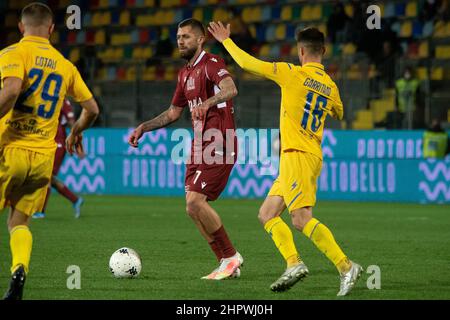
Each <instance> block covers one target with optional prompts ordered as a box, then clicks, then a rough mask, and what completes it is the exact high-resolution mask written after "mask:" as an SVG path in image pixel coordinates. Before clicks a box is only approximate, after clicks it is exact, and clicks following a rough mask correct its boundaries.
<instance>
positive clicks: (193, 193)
mask: <svg viewBox="0 0 450 320" xmlns="http://www.w3.org/2000/svg"><path fill="white" fill-rule="evenodd" d="M205 40H206V31H205V28H204V26H203V25H202V23H201V22H200V21H198V20H195V19H186V20H184V21H182V22H180V24H179V25H178V32H177V43H178V49H179V51H180V55H181V57H182V58H184V59H185V60H187V61H188V62H187V65H186V66H184V67H183V68H182V69H181V70H180V72H179V73H178V82H177V87H176V90H175V93H174V96H173V99H172V103H171V106H170V107H169V108H168V109H167V110H166V111H164V112H163V113H161V114H160V115H159V116H157V117H155V118H154V119H152V120H149V121H146V122H144V123H142V124H141V125H139V126H138V127H137V128H136V129H135V130H134V132H133V133H132V134H131V135H130V137H129V140H128V142H129V144H130V145H131V146H133V147H137V146H138V141H139V139H140V138H141V137H142V135H143V134H144V133H145V132H148V131H152V130H156V129H159V128H162V127H165V126H167V125H169V124H170V123H173V122H175V121H176V120H178V119H179V118H180V116H181V113H182V112H183V110H184V108H185V107H186V106H189V109H190V112H191V114H192V126H193V129H194V139H193V140H192V147H191V159H190V163H188V164H187V165H186V178H185V188H186V211H187V213H188V215H189V216H190V217H191V218H192V220H193V221H194V223H195V225H196V226H197V228H198V230H199V231H200V233H201V234H202V235H203V237H204V238H205V239H206V240H207V241H208V243H209V245H210V247H211V249H212V251H213V252H214V253H215V255H216V257H217V260H219V262H220V265H219V267H218V268H216V269H215V270H214V271H213V272H212V273H210V274H209V275H208V276H205V277H203V278H202V279H210V280H222V279H225V278H230V277H238V276H239V275H240V269H239V267H240V266H241V265H242V263H243V261H244V260H243V258H242V256H241V255H240V254H239V252H237V251H236V249H235V248H234V247H233V245H232V243H231V241H230V239H229V237H228V235H227V232H226V231H225V228H224V226H223V224H222V221H221V219H220V217H219V215H218V214H217V212H216V211H215V210H214V209H213V208H212V207H211V206H210V205H209V204H208V201H214V200H216V199H217V198H218V197H219V195H220V193H221V192H222V191H223V190H224V188H225V186H226V184H227V181H228V177H229V175H230V173H231V170H232V169H233V166H234V163H235V161H236V158H237V150H236V148H237V147H236V146H237V142H236V137H235V124H234V116H233V112H234V110H233V103H232V100H231V99H232V98H233V97H234V96H236V95H237V89H236V86H235V84H234V82H233V79H232V78H231V76H230V74H229V73H228V71H227V70H226V65H225V63H224V61H223V59H222V58H220V57H218V56H216V55H213V54H210V53H207V52H205V51H204V50H203V44H204V42H205ZM208 130H209V133H211V132H215V133H217V132H219V133H220V136H217V135H215V134H214V140H213V139H210V138H208V137H207V136H208V134H207V135H205V133H208ZM230 133H231V134H230ZM212 143H214V147H215V148H214V149H213V152H212V153H213V154H214V156H213V157H214V159H215V160H217V159H218V158H220V161H215V162H214V161H213V163H211V161H208V159H207V160H206V161H205V158H208V157H210V156H211V152H207V150H210V148H211V144H212ZM230 145H233V148H226V147H227V146H230ZM208 146H209V148H208ZM205 149H206V150H205ZM228 149H232V150H228ZM209 160H211V159H210V158H209Z"/></svg>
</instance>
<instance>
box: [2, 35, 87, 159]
mask: <svg viewBox="0 0 450 320" xmlns="http://www.w3.org/2000/svg"><path fill="white" fill-rule="evenodd" d="M0 76H1V82H2V87H3V81H4V79H5V78H8V77H16V78H20V79H22V80H23V85H22V92H21V94H20V96H19V98H18V99H17V102H16V104H15V106H14V107H13V109H11V111H10V112H9V113H8V114H7V115H6V116H5V117H3V118H2V119H1V120H0V126H1V128H0V146H3V147H4V146H17V147H22V148H25V149H28V150H32V151H36V152H40V153H45V154H52V153H53V152H54V151H55V149H56V143H55V135H56V131H57V128H58V118H59V113H60V111H61V107H62V105H63V102H64V98H65V96H66V95H69V96H71V97H73V98H74V100H75V101H76V102H82V101H86V100H89V99H91V98H92V94H91V92H90V91H89V89H88V88H87V86H86V84H85V83H84V81H83V79H82V78H81V76H80V73H79V72H78V70H77V68H76V67H75V66H74V65H73V64H72V63H71V62H70V61H68V60H67V59H65V58H64V56H63V55H61V54H60V53H59V52H58V51H57V50H56V49H55V48H53V46H52V45H51V44H50V42H49V40H48V39H46V38H42V37H35V36H26V37H23V38H22V40H20V42H18V43H16V44H13V45H11V46H9V47H7V48H5V49H3V50H2V51H0Z"/></svg>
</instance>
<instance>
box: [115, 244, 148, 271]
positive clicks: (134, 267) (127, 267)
mask: <svg viewBox="0 0 450 320" xmlns="http://www.w3.org/2000/svg"><path fill="white" fill-rule="evenodd" d="M141 269H142V262H141V257H140V256H139V254H138V253H137V252H136V251H134V250H133V249H130V248H127V247H123V248H120V249H118V250H116V251H115V252H114V253H113V254H112V256H111V258H110V259H109V270H110V271H111V273H112V274H113V275H114V277H116V278H136V277H137V276H138V275H139V274H140V273H141Z"/></svg>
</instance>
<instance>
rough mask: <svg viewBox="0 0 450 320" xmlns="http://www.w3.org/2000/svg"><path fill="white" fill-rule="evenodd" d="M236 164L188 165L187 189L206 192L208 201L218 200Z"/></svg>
mask: <svg viewBox="0 0 450 320" xmlns="http://www.w3.org/2000/svg"><path fill="white" fill-rule="evenodd" d="M233 166H234V164H188V165H186V179H185V190H186V192H188V191H194V192H198V193H201V194H204V195H205V196H206V197H207V200H208V201H214V200H216V199H217V198H218V197H219V196H220V194H221V193H222V191H223V190H224V189H225V186H226V185H227V182H228V178H229V177H230V173H231V170H232V169H233Z"/></svg>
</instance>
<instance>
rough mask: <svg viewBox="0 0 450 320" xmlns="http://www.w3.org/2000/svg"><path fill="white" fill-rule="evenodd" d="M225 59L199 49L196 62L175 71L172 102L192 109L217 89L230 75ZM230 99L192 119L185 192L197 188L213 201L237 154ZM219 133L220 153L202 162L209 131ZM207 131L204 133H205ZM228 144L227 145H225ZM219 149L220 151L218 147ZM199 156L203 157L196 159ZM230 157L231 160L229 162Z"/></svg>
mask: <svg viewBox="0 0 450 320" xmlns="http://www.w3.org/2000/svg"><path fill="white" fill-rule="evenodd" d="M230 76H231V75H230V73H229V72H228V71H227V69H226V65H225V62H224V61H223V59H222V58H220V57H219V56H216V55H213V54H210V53H207V52H205V51H202V52H201V54H200V55H199V56H198V58H197V59H196V61H195V62H194V63H193V64H192V65H191V66H190V65H186V66H185V67H183V68H182V69H181V70H180V72H179V73H178V82H177V87H176V90H175V93H174V96H173V98H172V105H174V106H177V107H183V108H184V107H189V111H190V112H192V110H193V109H194V108H196V107H197V106H198V105H200V104H201V103H202V102H204V101H206V100H207V99H208V98H210V97H212V96H214V95H215V94H217V93H218V92H219V91H220V88H219V83H220V82H221V81H222V80H223V79H225V78H227V77H230ZM233 114H234V109H233V102H232V100H228V101H225V102H222V103H219V104H218V105H216V106H212V107H210V108H209V109H208V112H207V114H206V116H205V117H204V119H203V120H192V127H193V130H194V139H193V140H192V148H191V161H190V162H191V163H190V164H188V165H187V166H186V181H185V184H186V191H196V192H200V193H202V194H205V195H207V197H208V200H215V199H216V198H217V197H218V196H219V195H220V193H221V192H222V191H223V189H224V188H225V186H226V183H227V181H228V177H229V175H230V172H231V169H232V168H233V165H234V162H235V160H236V156H237V143H236V137H235V135H234V133H235V129H236V127H235V122H234V115H233ZM210 129H213V130H215V132H216V133H217V132H221V133H222V136H221V139H222V140H223V141H220V143H219V144H218V143H217V141H216V144H215V146H220V147H221V148H220V147H219V148H217V149H216V152H217V154H215V153H214V152H213V153H214V154H213V155H216V156H217V155H220V156H223V159H222V161H219V162H218V163H216V162H214V163H210V161H209V163H207V162H208V161H205V156H206V157H208V154H205V153H204V151H205V148H206V147H207V146H208V145H209V144H211V143H212V141H214V140H215V138H217V135H215V137H214V138H210V137H209V136H208V130H210ZM205 133H206V134H205ZM227 146H228V147H229V148H227ZM219 149H220V150H219ZM199 155H203V157H200V159H199V158H198V156H199ZM230 159H231V161H230Z"/></svg>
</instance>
